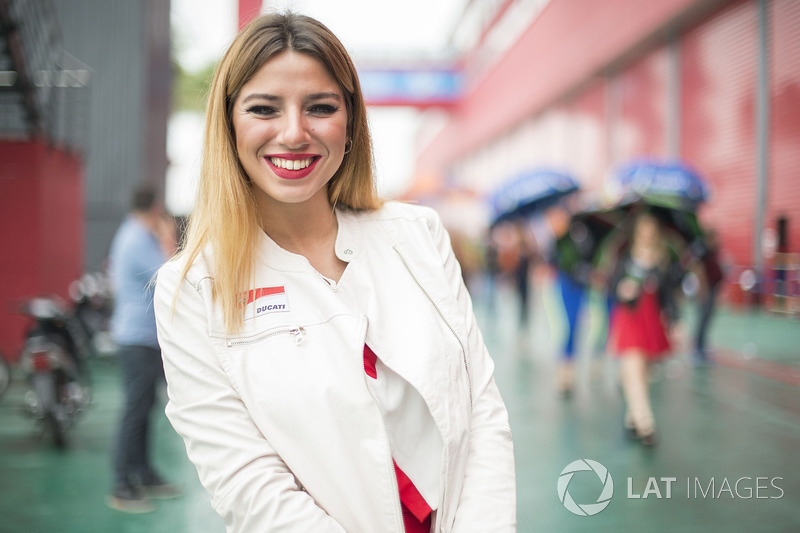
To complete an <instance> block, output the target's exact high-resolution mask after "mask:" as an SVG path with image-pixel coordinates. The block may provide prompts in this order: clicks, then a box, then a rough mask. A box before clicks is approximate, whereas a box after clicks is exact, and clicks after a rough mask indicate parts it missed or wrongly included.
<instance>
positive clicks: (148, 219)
mask: <svg viewBox="0 0 800 533" xmlns="http://www.w3.org/2000/svg"><path fill="white" fill-rule="evenodd" d="M175 245H176V241H175V224H174V222H173V221H172V219H171V218H170V217H168V216H167V215H166V213H165V211H164V208H163V206H162V204H161V202H160V201H158V199H157V195H156V193H155V190H154V189H152V188H150V187H142V188H140V189H138V190H137V191H136V192H135V193H134V196H133V205H132V211H131V213H130V214H129V215H128V217H127V218H126V219H125V221H124V222H123V223H122V225H121V226H120V227H119V229H118V230H117V233H116V235H115V236H114V239H113V241H112V243H111V251H110V256H109V263H110V264H109V267H110V274H111V281H112V283H113V287H114V313H113V316H112V319H111V335H112V336H113V338H114V340H115V341H116V343H117V345H118V346H119V348H118V351H117V355H118V361H119V365H120V372H121V374H122V381H123V387H124V393H125V403H124V407H123V411H122V417H121V419H120V424H119V432H118V436H117V442H116V447H115V449H114V456H113V464H114V486H113V491H112V493H111V494H110V495H109V496H108V498H107V503H108V505H109V506H110V507H112V508H113V509H117V510H119V511H125V512H132V513H144V512H150V511H153V510H154V509H155V507H154V506H153V504H152V503H151V502H150V500H149V498H169V497H175V496H178V495H179V494H180V490H179V489H178V487H176V486H174V485H171V484H169V483H167V482H165V481H164V480H163V479H162V478H161V476H159V475H158V473H156V471H155V470H154V468H153V466H152V465H151V463H150V458H149V452H148V433H149V423H148V422H149V417H150V412H151V411H152V409H153V407H154V405H155V401H156V389H157V387H158V385H159V384H160V383H161V382H162V381H163V380H164V367H163V365H162V362H161V350H160V348H159V346H158V339H157V338H156V321H155V314H154V312H153V290H154V284H153V283H151V280H152V279H153V277H154V276H155V274H156V272H157V271H158V269H159V267H160V266H161V265H162V264H163V263H164V262H165V261H166V260H167V258H168V257H169V256H170V255H172V253H173V252H174V251H175Z"/></svg>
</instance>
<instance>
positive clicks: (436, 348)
mask: <svg viewBox="0 0 800 533" xmlns="http://www.w3.org/2000/svg"><path fill="white" fill-rule="evenodd" d="M337 218H338V221H339V231H338V235H337V240H336V245H335V246H336V254H337V256H338V257H339V258H340V259H342V260H343V261H346V262H348V266H347V268H346V269H345V272H344V274H343V276H342V278H341V279H340V280H339V282H338V283H331V282H330V280H326V279H325V278H323V277H322V276H321V275H320V274H319V273H317V272H316V271H315V270H314V269H313V268H312V267H311V265H310V264H309V263H308V261H307V260H306V259H305V258H304V257H302V256H299V255H295V254H291V253H289V252H287V251H285V250H282V249H280V248H279V247H278V246H277V245H276V244H275V243H274V242H273V241H272V240H270V239H269V238H268V237H267V236H266V235H265V236H264V237H263V239H262V241H261V243H260V249H259V258H258V261H257V267H256V272H255V280H254V281H255V287H256V288H257V289H259V290H258V291H255V293H251V295H250V296H251V297H252V298H251V299H252V300H253V301H252V302H251V303H249V304H248V308H247V311H246V314H245V317H246V319H245V323H244V328H243V330H242V332H241V333H240V334H237V335H229V334H227V333H226V330H225V328H224V326H223V322H222V318H221V314H220V312H219V309H218V308H217V307H216V306H215V305H214V304H213V302H212V299H211V288H212V284H213V275H212V273H211V272H210V271H209V267H208V264H207V263H206V261H205V260H204V259H203V258H201V259H199V260H197V261H196V262H195V264H194V265H192V268H191V269H190V270H189V273H188V275H187V277H186V279H185V280H184V281H182V282H179V273H180V271H181V266H182V265H181V263H180V261H173V262H170V263H168V264H166V265H165V266H164V267H163V268H162V269H161V271H160V272H159V276H158V283H157V286H156V294H155V308H156V317H157V322H158V336H159V342H160V344H161V349H162V353H163V358H164V369H165V372H166V376H167V383H168V395H169V403H168V405H167V409H166V411H167V415H168V417H169V419H170V421H171V423H172V424H173V426H174V427H175V429H176V430H177V431H178V433H179V434H181V435H182V436H183V439H184V441H185V443H186V449H187V452H188V455H189V458H190V459H191V461H192V462H193V463H194V464H195V465H196V467H197V470H198V472H199V475H200V480H201V482H202V484H203V485H204V486H205V488H206V489H207V490H208V491H209V493H210V494H211V499H212V504H213V506H214V508H215V509H216V511H217V512H218V513H219V514H220V515H221V516H222V517H223V518H224V520H225V522H226V524H227V527H228V531H230V532H242V533H253V532H258V533H264V532H268V531H269V532H272V531H286V532H292V533H298V532H306V531H308V532H313V533H321V532H334V531H335V532H342V531H347V532H351V533H358V532H363V533H390V532H397V533H402V532H403V520H402V514H401V510H400V504H399V500H398V494H397V482H396V479H395V473H394V470H393V465H392V458H391V452H390V451H389V445H388V442H387V432H386V425H385V421H384V420H383V417H382V413H381V410H380V408H379V407H378V406H377V405H376V401H375V398H374V397H373V395H371V394H370V392H369V388H368V386H367V385H366V380H367V379H369V378H367V377H366V375H365V373H364V363H363V347H364V344H365V342H368V343H369V345H370V347H371V348H372V349H373V350H374V351H375V352H376V353H378V354H380V357H381V361H382V363H383V364H385V365H386V366H387V367H389V368H390V369H392V370H393V371H394V372H396V373H397V374H399V375H400V376H401V377H402V378H403V379H405V380H406V381H408V382H409V383H410V384H411V385H412V386H413V387H414V388H415V389H416V390H417V391H418V392H419V393H420V395H421V396H422V397H423V398H424V400H425V402H426V403H427V405H428V408H429V410H430V414H431V416H432V417H433V419H434V421H435V422H436V425H437V426H438V429H439V431H440V432H441V438H442V442H443V443H444V447H443V448H442V449H441V460H440V462H439V463H438V464H439V465H440V473H439V480H440V485H439V487H438V489H437V492H436V493H437V494H439V495H440V502H439V504H438V505H434V506H432V507H434V508H435V509H436V510H435V514H434V529H433V531H437V532H439V531H443V532H445V531H446V532H457V533H463V532H476V533H478V532H479V533H487V532H495V531H498V532H499V531H503V532H506V531H515V523H516V494H515V475H514V458H513V449H512V440H511V430H510V428H509V425H508V415H507V413H506V408H505V405H504V404H503V401H502V399H501V397H500V394H499V392H498V390H497V387H496V385H495V382H494V378H493V377H492V372H493V368H494V365H493V363H492V361H491V359H490V357H489V354H488V353H487V350H486V347H485V345H484V342H483V337H482V336H481V333H480V331H479V330H478V327H477V325H476V322H475V318H474V316H473V313H472V303H471V301H470V297H469V295H468V293H467V291H466V288H465V286H464V283H463V281H462V278H461V272H460V268H459V266H458V263H457V261H456V259H455V257H454V255H453V252H452V248H451V246H450V241H449V237H448V235H447V232H446V231H445V230H444V228H443V227H442V224H441V221H440V220H439V218H438V216H437V215H436V214H435V212H434V211H432V210H431V209H428V208H424V207H419V206H411V205H407V204H400V203H395V202H390V203H387V204H386V205H385V206H384V207H383V208H382V209H380V210H378V211H375V212H358V213H354V212H351V211H346V210H337ZM365 269H366V270H365ZM366 272H369V274H370V275H369V276H365V275H363V274H364V273H366ZM364 278H369V279H372V280H380V281H379V282H373V283H370V284H364V283H363V282H362V281H361V280H362V279H364ZM176 291H177V293H178V300H177V305H176V308H175V312H174V313H171V311H170V308H171V304H172V299H173V295H175V293H176ZM358 291H367V293H364V292H358ZM356 292H358V294H360V296H361V297H362V298H363V297H365V294H367V295H368V296H366V297H367V298H368V301H369V304H368V312H366V313H362V314H358V313H355V314H354V313H352V312H350V311H349V309H351V308H349V307H348V306H347V305H343V302H346V301H347V300H348V295H352V294H355V293H356ZM416 453H417V454H420V455H421V454H425V453H426V450H425V449H419V450H417V451H416Z"/></svg>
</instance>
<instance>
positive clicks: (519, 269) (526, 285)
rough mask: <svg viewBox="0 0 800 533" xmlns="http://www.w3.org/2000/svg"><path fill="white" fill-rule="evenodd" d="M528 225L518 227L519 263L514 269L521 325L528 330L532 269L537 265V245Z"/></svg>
mask: <svg viewBox="0 0 800 533" xmlns="http://www.w3.org/2000/svg"><path fill="white" fill-rule="evenodd" d="M525 226H526V223H525V222H524V221H523V222H519V223H518V224H517V225H516V231H517V234H518V237H517V246H518V247H519V249H518V251H517V263H516V265H515V267H514V274H513V275H514V287H515V288H516V291H517V297H518V298H519V325H520V328H526V327H528V326H529V325H530V310H531V268H532V267H533V265H534V263H535V259H536V257H535V250H534V248H535V245H534V244H533V242H532V239H531V238H529V236H528V233H527V232H526V230H525Z"/></svg>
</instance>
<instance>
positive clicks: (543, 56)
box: [417, 0, 726, 173]
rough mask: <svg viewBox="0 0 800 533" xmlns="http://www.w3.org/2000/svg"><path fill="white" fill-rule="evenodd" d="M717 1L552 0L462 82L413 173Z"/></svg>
mask: <svg viewBox="0 0 800 533" xmlns="http://www.w3.org/2000/svg"><path fill="white" fill-rule="evenodd" d="M724 3H726V2H725V1H724V0H659V1H642V0H604V1H603V2H596V1H594V0H558V1H552V2H550V3H549V4H548V5H547V7H545V8H544V10H543V11H542V13H541V14H540V15H539V16H538V18H537V19H536V20H535V21H534V23H533V24H532V25H531V27H530V28H529V29H528V30H527V31H526V32H525V34H524V35H523V36H522V37H521V38H520V39H519V41H518V42H517V43H516V44H515V45H514V46H513V47H512V48H511V49H509V50H508V52H507V53H506V54H505V56H504V57H503V58H502V59H501V60H500V61H499V63H498V64H497V65H496V66H495V67H494V68H493V69H492V70H491V71H489V72H488V73H487V74H486V76H485V77H484V78H483V79H482V80H480V81H479V82H476V84H475V85H474V86H468V87H467V94H466V95H465V96H464V98H463V100H462V102H461V105H459V106H458V107H457V108H456V109H455V110H454V111H453V112H452V114H451V117H450V121H449V123H448V124H447V126H446V127H445V128H444V129H443V130H442V131H441V132H440V133H439V134H438V135H437V137H436V138H435V139H434V141H433V142H432V143H430V144H429V145H428V146H427V147H426V148H425V150H424V151H423V152H422V153H421V154H420V156H419V158H418V160H417V168H418V170H419V172H420V173H426V172H442V171H444V170H445V168H446V167H447V165H448V164H450V163H451V162H452V161H454V160H455V159H457V158H458V157H461V156H464V155H466V154H468V153H469V152H470V151H472V150H475V149H477V148H478V147H480V146H481V145H482V144H483V143H486V142H488V141H489V140H491V139H492V138H494V137H496V136H497V135H498V134H500V133H501V132H503V131H506V130H508V129H510V128H511V127H513V126H514V125H515V124H516V123H518V122H519V121H520V120H521V119H523V118H524V117H526V116H530V115H532V114H535V113H537V112H539V111H541V110H542V109H543V108H544V107H545V106H547V105H551V104H553V103H554V102H555V101H556V100H557V99H558V98H560V97H561V96H562V95H563V94H564V93H565V92H566V91H569V90H571V89H572V88H573V87H575V86H576V85H578V84H580V83H583V82H585V81H586V80H587V79H588V78H589V77H591V76H593V75H595V74H597V73H599V72H600V71H601V70H602V69H603V68H605V67H606V66H607V65H608V62H609V61H611V60H613V59H614V58H618V57H621V56H623V55H624V54H626V53H628V52H630V51H631V50H632V48H635V47H636V46H638V45H639V44H641V43H642V42H643V41H645V40H646V39H647V38H648V37H650V36H652V35H653V34H654V33H656V32H657V30H658V29H659V28H661V27H663V26H664V25H665V24H666V23H668V22H669V21H672V20H675V19H677V18H681V17H689V16H699V15H698V13H699V12H700V11H702V10H710V9H712V8H715V7H718V6H719V5H721V4H724Z"/></svg>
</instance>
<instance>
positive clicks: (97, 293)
mask: <svg viewBox="0 0 800 533" xmlns="http://www.w3.org/2000/svg"><path fill="white" fill-rule="evenodd" d="M69 295H70V298H72V301H73V302H74V308H73V313H74V314H75V316H76V317H77V320H78V322H79V323H80V324H81V326H83V330H84V332H85V333H86V336H88V339H89V350H90V356H91V357H93V358H109V357H113V356H114V355H115V354H116V352H117V345H116V343H115V342H114V340H113V339H112V338H111V333H110V331H109V326H110V321H111V313H112V311H113V307H114V303H113V294H112V292H111V284H110V282H109V280H108V276H107V274H104V273H101V272H95V273H87V274H84V275H83V276H81V278H80V279H78V280H75V281H74V282H73V283H72V284H70V286H69Z"/></svg>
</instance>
